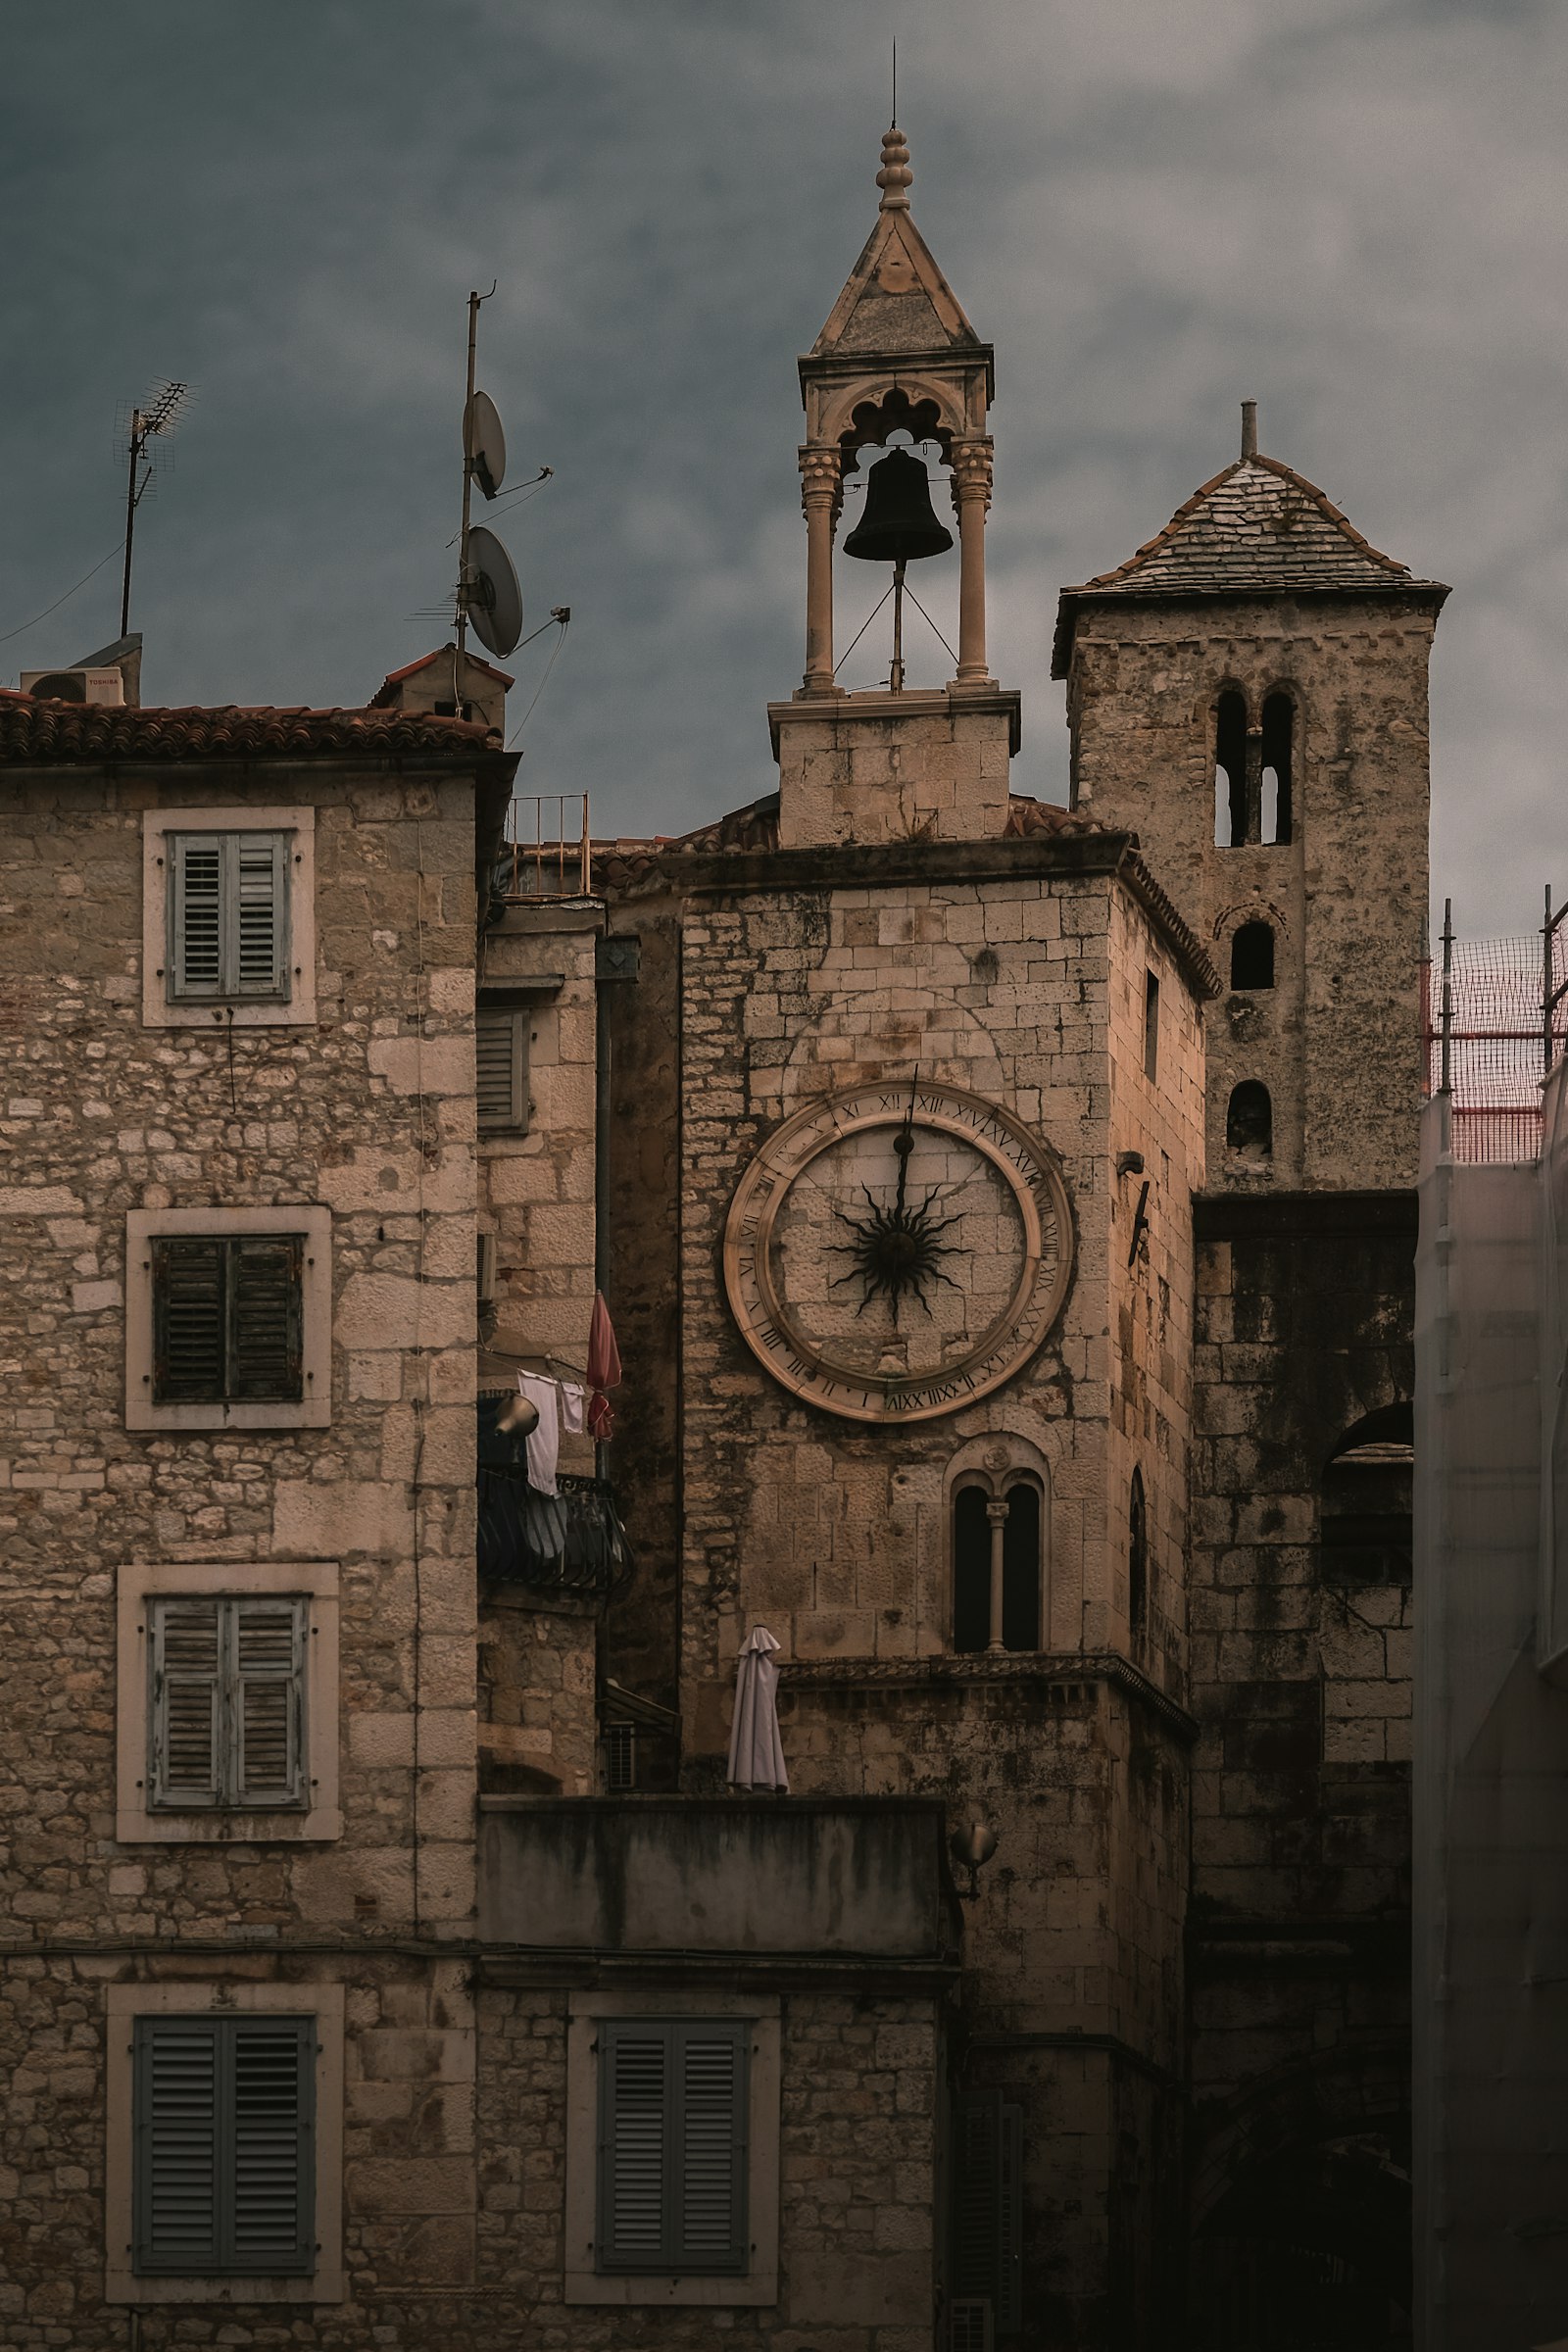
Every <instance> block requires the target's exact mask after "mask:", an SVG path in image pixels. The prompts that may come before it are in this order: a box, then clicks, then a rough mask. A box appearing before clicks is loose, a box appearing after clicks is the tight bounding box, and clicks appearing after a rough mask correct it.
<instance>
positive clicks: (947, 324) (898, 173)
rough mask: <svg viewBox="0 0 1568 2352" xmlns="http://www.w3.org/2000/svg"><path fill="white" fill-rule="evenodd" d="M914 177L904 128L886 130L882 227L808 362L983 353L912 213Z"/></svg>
mask: <svg viewBox="0 0 1568 2352" xmlns="http://www.w3.org/2000/svg"><path fill="white" fill-rule="evenodd" d="M913 178H914V173H913V172H911V171H910V169H909V143H908V141H907V139H906V137H905V135H904V133H903V131H902V130H900V129H898V128H897V126H895V127H894V128H892V129H890V130H886V131H884V132H883V134H882V168H881V170H880V171H879V172H878V173H877V175H876V184H877V186H878V187H879V188H880V189H881V190H882V201H881V204H880V205H879V206H878V208H877V217H876V226H875V227H874V228H873V229H872V231H871V234H870V235H869V237H867V239H866V241H865V246H864V250H863V251H862V253H861V255H860V258H859V260H858V262H857V263H856V265H855V268H854V269H853V270H851V271H850V276H849V282H848V284H847V285H846V286H845V288H844V291H843V293H842V294H841V295H840V296H839V298H838V300H837V302H836V303H835V304H834V305H833V309H832V311H831V313H830V314H829V317H828V321H827V324H826V325H825V326H824V327H823V329H822V331H821V333H820V334H819V335H818V336H817V338H816V341H815V342H814V343H813V344H812V346H811V349H810V353H809V358H810V359H813V360H826V359H837V358H840V357H843V358H858V357H866V358H870V357H872V356H873V355H874V356H876V357H878V358H881V357H884V356H885V357H887V358H890V359H896V358H898V357H900V356H901V355H903V354H907V353H913V352H934V351H944V350H947V351H975V350H979V349H981V348H983V346H982V345H981V343H980V338H979V336H978V335H977V334H976V333H975V331H974V328H973V327H972V326H971V325H970V324H969V321H968V319H966V318H965V317H964V315H963V311H962V309H961V307H960V305H959V302H958V298H957V296H956V294H955V293H954V291H953V288H952V287H951V286H950V285H949V283H948V281H947V279H946V278H945V277H944V276H943V274H942V272H941V270H939V269H938V268H937V265H936V260H935V257H934V256H933V254H932V252H931V248H930V246H929V245H928V244H927V243H926V241H925V239H924V237H922V236H921V234H920V231H919V230H918V229H917V228H916V227H915V225H914V221H913V219H912V217H911V215H910V212H909V184H910V182H911V181H912V179H913Z"/></svg>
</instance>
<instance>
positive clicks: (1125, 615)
mask: <svg viewBox="0 0 1568 2352" xmlns="http://www.w3.org/2000/svg"><path fill="white" fill-rule="evenodd" d="M1433 626H1434V616H1433V614H1432V613H1431V611H1430V610H1429V609H1426V608H1423V607H1421V606H1418V605H1415V604H1412V603H1407V602H1403V601H1401V600H1399V599H1398V598H1397V596H1390V597H1388V598H1384V597H1378V598H1376V599H1369V598H1366V597H1358V598H1348V597H1347V598H1337V599H1336V598H1314V599H1312V600H1310V601H1309V602H1301V601H1297V600H1294V599H1290V598H1286V597H1271V598H1268V599H1258V600H1245V599H1239V598H1226V599H1223V600H1221V599H1208V600H1204V602H1203V604H1202V605H1201V607H1200V606H1197V605H1194V604H1188V605H1185V606H1184V605H1180V604H1176V603H1174V602H1172V603H1164V602H1161V603H1159V604H1127V605H1115V604H1107V605H1101V606H1093V607H1090V608H1087V609H1086V610H1085V611H1084V613H1082V614H1081V615H1080V618H1079V622H1078V626H1077V630H1076V635H1075V643H1074V653H1073V661H1072V669H1071V674H1070V678H1069V683H1068V717H1069V724H1070V726H1071V729H1072V739H1073V805H1074V807H1075V808H1077V809H1080V810H1081V812H1082V813H1083V814H1085V815H1087V816H1093V817H1096V818H1098V819H1099V820H1100V821H1101V822H1102V823H1104V824H1112V825H1126V826H1129V827H1130V828H1132V829H1133V830H1135V831H1136V832H1137V834H1138V836H1139V839H1140V841H1141V843H1142V846H1143V849H1144V853H1145V855H1146V857H1147V858H1149V861H1150V863H1151V865H1152V867H1153V870H1154V872H1155V873H1156V874H1157V875H1158V877H1159V879H1160V881H1161V883H1162V884H1163V885H1164V887H1165V888H1166V889H1167V890H1168V891H1169V892H1170V894H1171V897H1172V898H1173V899H1174V900H1175V902H1176V905H1177V906H1178V907H1180V908H1181V910H1182V912H1183V913H1184V914H1185V916H1186V917H1187V919H1188V921H1189V922H1190V923H1192V925H1193V926H1194V928H1195V929H1196V930H1197V931H1198V932H1199V934H1200V936H1201V938H1202V939H1203V940H1204V941H1205V943H1206V944H1209V952H1210V954H1211V956H1212V957H1213V959H1214V961H1215V962H1216V964H1218V965H1219V966H1220V969H1221V973H1222V977H1223V978H1224V979H1225V980H1226V981H1227V982H1228V979H1229V968H1230V941H1231V936H1232V934H1233V933H1234V931H1235V930H1236V929H1237V928H1238V927H1239V925H1240V924H1242V923H1244V922H1247V921H1250V920H1256V919H1261V920H1264V921H1267V922H1269V923H1271V924H1272V925H1273V927H1274V931H1275V986H1274V989H1273V991H1272V992H1270V994H1269V996H1267V997H1261V996H1257V995H1253V994H1249V995H1248V996H1247V997H1245V998H1240V997H1234V996H1229V995H1228V996H1227V999H1226V1003H1225V1007H1224V1011H1223V1014H1222V1016H1221V1017H1220V1018H1218V1019H1215V1020H1213V1021H1211V1023H1210V1028H1209V1060H1208V1101H1209V1117H1208V1164H1209V1170H1210V1174H1209V1179H1208V1181H1209V1183H1210V1184H1211V1185H1212V1186H1214V1187H1216V1188H1217V1187H1221V1186H1223V1187H1226V1188H1233V1187H1234V1188H1239V1189H1242V1190H1249V1189H1253V1190H1255V1189H1257V1188H1258V1187H1259V1186H1260V1185H1262V1184H1266V1183H1268V1182H1270V1181H1272V1182H1273V1183H1274V1184H1276V1185H1299V1184H1305V1185H1308V1186H1313V1187H1316V1186H1331V1187H1342V1186H1355V1185H1386V1184H1409V1183H1413V1181H1414V1174H1415V1111H1416V1105H1417V1101H1418V1097H1419V1082H1420V1062H1419V1018H1418V990H1419V976H1420V975H1419V965H1420V958H1421V955H1422V950H1423V940H1424V926H1425V920H1426V907H1427V801H1428V760H1429V751H1428V719H1427V663H1428V659H1429V656H1430V652H1431V645H1432V632H1433ZM1229 686H1237V687H1240V688H1241V689H1242V690H1243V691H1244V692H1245V693H1246V695H1247V698H1248V703H1249V711H1250V717H1251V720H1252V722H1253V723H1254V724H1255V723H1256V722H1257V719H1258V716H1259V713H1260V711H1261V708H1262V701H1263V698H1264V696H1265V695H1267V694H1269V693H1271V692H1272V691H1274V690H1275V689H1276V688H1282V689H1285V690H1287V691H1288V692H1289V693H1290V694H1291V696H1292V698H1293V700H1294V702H1295V705H1296V742H1295V757H1294V764H1295V771H1296V774H1295V789H1294V826H1293V839H1292V840H1291V841H1290V842H1289V843H1288V844H1283V845H1279V846H1275V847H1256V846H1249V847H1244V848H1239V849H1217V848H1216V847H1215V845H1214V706H1215V702H1216V700H1217V697H1218V696H1219V694H1220V692H1221V691H1222V690H1223V689H1224V688H1226V687H1229ZM1244 1078H1260V1079H1262V1080H1263V1081H1264V1083H1265V1084H1266V1085H1267V1086H1268V1088H1269V1091H1270V1094H1271V1096H1272V1098H1273V1103H1274V1154H1273V1165H1272V1171H1271V1172H1270V1173H1264V1172H1260V1171H1259V1170H1258V1169H1256V1168H1250V1167H1248V1166H1246V1165H1244V1164H1242V1163H1241V1162H1239V1161H1237V1160H1235V1159H1234V1156H1228V1155H1227V1152H1226V1150H1225V1107H1226V1104H1227V1103H1228V1101H1229V1098H1230V1094H1231V1090H1232V1088H1233V1087H1234V1086H1235V1085H1236V1084H1237V1083H1238V1082H1239V1081H1240V1080H1242V1079H1244Z"/></svg>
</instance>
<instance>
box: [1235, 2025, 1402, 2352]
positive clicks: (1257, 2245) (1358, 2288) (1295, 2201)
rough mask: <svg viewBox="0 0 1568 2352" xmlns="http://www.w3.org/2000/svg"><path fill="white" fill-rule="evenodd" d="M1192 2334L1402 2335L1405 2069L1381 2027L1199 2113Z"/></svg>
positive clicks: (1369, 2341)
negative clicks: (1370, 2036)
mask: <svg viewBox="0 0 1568 2352" xmlns="http://www.w3.org/2000/svg"><path fill="white" fill-rule="evenodd" d="M1198 2131H1199V2139H1198V2144H1197V2147H1196V2149H1195V2157H1196V2163H1195V2168H1194V2178H1193V2201H1194V2210H1193V2224H1194V2228H1193V2239H1192V2259H1191V2266H1190V2271H1189V2332H1188V2342H1189V2344H1190V2345H1193V2346H1195V2347H1196V2346H1198V2345H1201V2346H1202V2347H1203V2352H1395V2347H1407V2346H1408V2345H1409V2342H1410V2317H1409V2313H1410V2224H1411V2208H1410V2082H1409V2059H1408V2051H1407V2049H1406V2048H1405V2047H1403V2046H1401V2045H1400V2044H1399V2043H1397V2041H1395V2040H1394V2039H1392V2038H1388V2039H1385V2038H1382V2037H1380V2038H1378V2039H1377V2040H1375V2041H1369V2042H1365V2043H1358V2044H1357V2045H1355V2046H1354V2047H1353V2048H1346V2047H1341V2048H1339V2049H1335V2050H1329V2051H1325V2052H1323V2053H1321V2054H1320V2055H1319V2056H1317V2057H1315V2058H1313V2059H1310V2060H1307V2061H1305V2062H1303V2063H1302V2064H1300V2065H1298V2066H1294V2067H1288V2068H1284V2069H1281V2070H1280V2071H1279V2072H1277V2073H1275V2074H1272V2075H1270V2076H1268V2077H1266V2078H1265V2079H1264V2080H1263V2081H1262V2082H1255V2083H1251V2084H1250V2085H1249V2086H1248V2087H1247V2088H1246V2089H1244V2090H1242V2091H1240V2092H1238V2093H1237V2094H1236V2095H1235V2096H1234V2097H1233V2098H1231V2099H1229V2100H1226V2101H1225V2102H1224V2103H1223V2104H1222V2105H1220V2106H1217V2107H1215V2108H1213V2109H1211V2110H1210V2111H1209V2113H1208V2114H1207V2116H1206V2117H1204V2116H1200V2119H1199V2124H1198Z"/></svg>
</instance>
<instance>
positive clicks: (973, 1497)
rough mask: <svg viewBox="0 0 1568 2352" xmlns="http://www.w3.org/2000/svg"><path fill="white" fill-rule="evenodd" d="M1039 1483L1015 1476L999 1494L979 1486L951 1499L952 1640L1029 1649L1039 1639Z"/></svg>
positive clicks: (964, 1646)
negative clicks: (1010, 1483)
mask: <svg viewBox="0 0 1568 2352" xmlns="http://www.w3.org/2000/svg"><path fill="white" fill-rule="evenodd" d="M1043 1519H1044V1512H1043V1509H1042V1495H1041V1489H1040V1487H1039V1486H1038V1485H1037V1484H1036V1482H1035V1480H1034V1479H1032V1478H1019V1479H1016V1480H1015V1481H1014V1483H1013V1484H1012V1485H1011V1486H1010V1487H1008V1489H1007V1491H1006V1493H1005V1495H992V1494H991V1493H990V1492H989V1491H988V1490H987V1489H986V1488H984V1487H979V1486H970V1487H960V1488H959V1489H958V1491H957V1493H956V1495H954V1497H953V1646H954V1648H955V1649H956V1650H957V1651H958V1652H959V1653H960V1655H967V1656H971V1657H972V1656H974V1655H975V1654H976V1653H977V1652H979V1651H982V1650H990V1651H993V1652H996V1651H1001V1650H1032V1649H1038V1648H1039V1647H1040V1638H1041V1615H1042V1611H1041V1584H1042V1578H1041V1534H1042V1522H1043Z"/></svg>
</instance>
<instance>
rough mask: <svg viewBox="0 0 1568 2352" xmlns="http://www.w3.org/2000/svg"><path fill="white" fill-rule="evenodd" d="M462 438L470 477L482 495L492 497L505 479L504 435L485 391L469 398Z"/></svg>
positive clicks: (494, 405)
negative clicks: (470, 473)
mask: <svg viewBox="0 0 1568 2352" xmlns="http://www.w3.org/2000/svg"><path fill="white" fill-rule="evenodd" d="M463 440H464V451H463V454H464V456H465V457H466V459H467V461H468V465H469V467H470V469H471V471H472V474H473V478H474V480H475V481H476V482H477V483H478V485H479V487H480V489H481V490H482V491H483V492H484V494H485V496H486V498H494V496H495V494H496V492H497V491H498V490H499V489H500V487H501V485H502V483H503V482H504V481H505V479H506V474H507V436H506V434H505V433H504V432H503V431H502V429H501V419H500V417H498V416H497V414H496V404H495V402H494V401H493V400H492V399H491V397H490V395H489V393H488V392H476V393H475V394H474V396H473V398H472V399H471V400H470V401H469V403H468V417H467V424H466V428H465V431H464V436H463Z"/></svg>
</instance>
